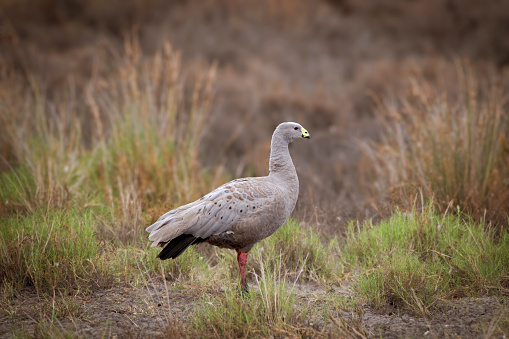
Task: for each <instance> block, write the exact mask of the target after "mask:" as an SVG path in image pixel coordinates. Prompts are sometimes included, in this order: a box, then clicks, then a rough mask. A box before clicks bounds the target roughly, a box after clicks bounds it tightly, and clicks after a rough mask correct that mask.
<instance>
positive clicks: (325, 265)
mask: <svg viewBox="0 0 509 339" xmlns="http://www.w3.org/2000/svg"><path fill="white" fill-rule="evenodd" d="M338 246H339V244H338V241H337V239H336V238H331V239H329V240H328V241H327V242H324V241H323V240H322V239H321V237H320V235H319V234H318V233H317V232H316V231H315V230H314V229H313V228H311V227H306V228H302V227H301V226H300V225H299V222H298V221H297V220H295V219H292V218H290V219H289V220H288V221H287V222H286V223H285V224H284V225H283V226H282V227H281V228H280V229H279V230H278V231H277V232H275V233H274V234H273V235H271V236H270V237H268V238H267V239H264V240H263V241H262V242H260V243H259V244H258V245H256V247H255V248H254V249H253V250H252V251H251V253H250V257H251V260H249V261H248V263H249V264H250V265H249V266H250V268H251V269H254V270H255V272H259V271H260V269H261V265H263V263H264V262H273V263H277V264H278V265H279V264H280V265H282V266H283V267H284V269H285V270H286V271H287V272H288V274H290V276H292V277H293V278H297V277H300V278H305V279H308V280H314V281H317V282H323V283H326V282H327V281H330V280H334V279H335V278H337V277H338V276H339V275H340V274H341V273H342V266H341V263H340V262H339V261H337V260H333V258H334V257H337V254H338Z"/></svg>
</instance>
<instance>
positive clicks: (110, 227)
mask: <svg viewBox="0 0 509 339" xmlns="http://www.w3.org/2000/svg"><path fill="white" fill-rule="evenodd" d="M107 58H108V59H107V60H108V61H110V62H111V64H112V67H111V70H110V71H109V73H108V74H99V73H98V72H96V73H94V74H93V76H92V77H91V79H88V80H87V81H86V82H85V83H84V84H83V87H81V86H80V87H79V88H77V87H76V86H75V83H74V81H73V78H72V77H69V86H68V89H67V91H65V90H64V91H62V92H61V93H58V94H55V95H54V96H51V97H50V96H49V95H47V93H46V92H45V90H44V82H43V81H42V80H40V79H37V78H35V77H34V76H32V74H31V73H30V71H29V70H26V74H27V76H26V78H22V77H19V76H18V77H15V76H12V75H11V74H10V73H9V72H8V70H5V69H0V122H1V123H0V162H1V164H2V165H1V167H0V168H1V169H2V172H0V187H1V189H0V199H1V202H0V218H1V220H0V221H1V223H2V225H1V228H2V229H1V231H0V232H1V234H0V235H1V241H2V242H1V248H0V252H1V253H2V263H4V264H5V265H3V266H2V268H1V270H2V272H1V273H0V274H1V275H2V277H3V278H5V279H4V280H2V281H16V284H17V287H20V286H26V285H29V286H35V287H36V288H37V289H40V290H44V291H51V288H53V287H55V286H56V287H58V286H59V285H60V286H64V288H75V287H76V288H79V286H81V285H83V286H85V285H87V284H88V282H87V283H84V284H80V283H79V282H80V281H81V282H84V281H89V280H90V279H92V277H93V276H94V275H93V267H94V265H96V263H95V261H94V260H93V258H95V257H100V255H99V252H98V246H99V245H98V242H99V241H101V240H106V241H105V242H104V241H103V242H102V244H104V245H105V248H106V250H107V251H115V250H119V251H120V250H121V249H119V248H118V247H122V246H124V247H125V248H124V249H125V251H126V252H127V251H128V250H130V249H132V248H133V247H132V246H130V245H137V246H138V248H139V247H140V246H139V245H140V243H141V244H143V245H142V247H145V245H146V243H147V242H146V238H141V236H140V235H141V233H142V228H143V226H145V225H146V224H148V223H150V221H151V219H152V218H153V216H158V215H160V214H162V212H163V211H166V210H168V209H170V208H172V207H174V206H175V205H179V204H183V203H186V202H188V201H190V200H192V199H195V198H197V197H199V196H201V195H203V194H205V193H206V192H207V191H208V190H209V189H210V188H211V187H212V186H215V185H216V183H214V182H213V181H214V179H217V178H220V176H219V175H216V176H215V177H212V176H211V175H208V174H207V173H205V171H204V170H203V168H202V166H201V165H200V162H199V160H198V151H199V149H200V145H201V144H202V132H203V130H204V127H205V126H206V124H207V122H208V121H209V120H208V119H209V115H210V108H211V104H212V101H213V83H214V77H215V66H213V67H210V68H209V69H208V70H205V71H203V72H201V73H197V75H196V76H195V77H193V79H192V80H193V81H191V82H189V81H185V80H184V76H183V75H182V74H181V71H180V69H181V66H180V63H181V59H180V54H179V52H177V51H174V50H173V49H172V47H171V45H170V44H169V43H166V44H164V45H163V46H162V48H161V49H160V50H158V51H156V52H155V53H154V54H153V55H152V56H146V55H144V54H143V53H142V51H141V48H140V46H139V43H138V41H137V40H136V39H134V38H131V37H128V38H127V39H126V41H125V44H124V52H123V53H120V54H115V53H110V54H109V55H108V57H107ZM1 67H6V66H5V65H3V64H0V68H1ZM188 78H189V77H188ZM78 93H79V94H78ZM90 209H92V210H90ZM91 211H93V212H91ZM73 218H74V219H73ZM76 227H78V228H76ZM142 239H143V240H142ZM71 240H72V241H74V242H75V246H74V249H71V248H68V246H70V245H68V242H69V241H71ZM112 243H113V244H114V246H112V247H110V244H112ZM126 244H128V245H126ZM117 245H118V246H117ZM115 246H117V247H115ZM30 249H33V251H42V253H41V255H40V256H37V255H35V252H30V251H29V250H30ZM81 249H82V250H83V251H81ZM88 250H90V251H92V252H91V253H88V252H86V251H88ZM76 251H78V252H76ZM94 251H95V252H94ZM190 253H191V252H190ZM67 254H68V255H69V256H67ZM152 254H153V253H152ZM195 257H197V255H194V256H190V257H189V258H195ZM57 262H58V268H56V267H57V266H55V265H56V264H55V263H57ZM110 264H111V265H112V267H111V268H112V269H113V270H116V269H117V268H115V267H113V266H115V265H116V263H115V260H113V261H112V262H110ZM177 266H178V265H177ZM179 269H180V268H178V267H177V268H175V269H174V270H173V271H174V273H175V274H176V273H177V271H176V270H179ZM178 274H179V275H181V276H188V274H189V272H187V271H185V270H184V271H182V270H180V271H179V272H178ZM18 282H19V283H18ZM58 282H60V283H58Z"/></svg>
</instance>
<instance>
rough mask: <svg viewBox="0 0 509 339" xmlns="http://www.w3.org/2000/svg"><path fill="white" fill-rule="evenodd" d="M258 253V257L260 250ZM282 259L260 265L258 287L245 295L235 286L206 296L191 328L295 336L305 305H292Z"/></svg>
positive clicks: (201, 332)
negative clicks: (257, 289) (296, 306)
mask: <svg viewBox="0 0 509 339" xmlns="http://www.w3.org/2000/svg"><path fill="white" fill-rule="evenodd" d="M258 256H260V258H259V259H260V260H261V254H260V253H258ZM282 262H283V261H282V258H280V260H278V261H277V262H275V263H274V264H273V265H272V263H271V264H267V265H262V267H261V271H260V275H259V276H257V281H258V283H259V286H260V290H259V291H254V292H251V294H250V295H249V296H248V297H246V296H243V295H242V294H241V293H240V292H239V291H238V290H236V289H227V290H225V292H224V294H223V295H221V296H219V297H205V298H204V299H203V302H202V305H201V308H200V309H199V310H197V311H196V313H195V315H194V316H193V318H192V319H191V321H190V330H191V331H192V332H194V333H195V336H200V337H221V338H239V337H267V336H270V335H271V334H272V335H274V334H277V335H281V336H284V335H291V336H295V335H296V334H297V333H298V332H296V331H295V329H296V328H298V327H297V326H296V325H297V324H298V323H299V322H303V320H304V319H305V317H306V308H305V307H302V308H301V309H299V310H297V309H296V308H295V294H294V293H293V291H292V289H291V286H288V285H287V282H286V278H285V276H286V272H285V268H284V266H282V265H281V263H282ZM235 277H236V276H235ZM231 280H232V279H230V282H231V285H234V283H233V282H232V281H231ZM192 332H191V333H192Z"/></svg>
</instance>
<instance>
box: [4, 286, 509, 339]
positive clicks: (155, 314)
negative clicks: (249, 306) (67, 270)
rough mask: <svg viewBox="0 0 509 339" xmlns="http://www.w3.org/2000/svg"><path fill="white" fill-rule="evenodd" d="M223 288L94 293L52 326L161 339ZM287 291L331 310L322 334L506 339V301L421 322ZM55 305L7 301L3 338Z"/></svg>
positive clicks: (319, 293)
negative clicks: (354, 331) (338, 330)
mask: <svg viewBox="0 0 509 339" xmlns="http://www.w3.org/2000/svg"><path fill="white" fill-rule="evenodd" d="M222 288H224V287H219V288H218V289H217V290H206V291H204V290H203V289H200V288H198V287H191V286H185V287H183V286H181V285H171V284H169V285H166V286H165V284H164V282H160V281H159V282H154V283H150V284H148V285H146V286H145V287H143V288H135V287H129V286H123V287H115V288H112V289H107V290H99V291H95V292H92V293H89V294H87V295H85V296H79V297H74V298H72V299H73V301H74V303H75V304H76V305H77V309H76V310H75V311H74V312H72V313H73V314H68V315H64V316H55V321H54V323H55V324H56V325H57V327H59V328H61V329H62V331H63V332H65V331H70V332H74V333H75V334H77V335H79V336H82V337H88V338H95V337H108V338H125V337H165V336H167V335H169V333H168V322H169V320H170V319H173V320H176V321H177V322H179V323H181V324H183V325H184V326H186V325H187V324H188V323H189V319H190V317H191V316H192V314H193V312H194V310H196V309H197V308H198V307H200V303H201V298H202V297H203V296H204V295H207V294H208V295H214V296H218V295H221V293H222V291H221V289H222ZM289 288H293V289H294V292H295V294H296V307H302V305H311V306H312V307H314V308H316V309H320V310H323V309H324V308H327V307H329V308H330V310H328V313H329V314H330V315H331V316H332V317H334V318H335V321H329V320H325V319H324V317H323V316H320V315H319V314H323V312H317V313H316V315H313V316H310V317H309V319H308V321H307V324H303V326H309V327H310V328H312V329H314V330H315V331H319V332H321V333H323V334H324V336H326V335H327V334H328V333H330V330H331V329H332V328H333V326H337V322H338V321H341V322H344V323H346V324H349V326H352V327H354V328H359V329H362V330H363V333H365V334H367V336H368V337H383V338H401V337H403V338H415V337H429V338H433V337H440V338H442V337H453V338H454V337H461V338H478V337H482V336H485V337H486V336H487V337H495V338H505V337H506V336H507V335H508V334H509V308H508V307H507V302H508V300H507V299H497V298H494V297H479V298H462V299H459V300H455V301H444V302H443V303H442V305H440V306H439V307H438V308H437V310H435V311H433V312H431V314H430V315H429V316H427V317H423V316H422V315H418V314H415V313H412V312H410V311H408V310H398V309H396V308H391V307H388V308H385V309H375V308H373V307H371V306H370V305H368V304H361V305H359V306H357V307H351V309H347V308H345V309H339V310H338V309H337V308H336V307H331V306H330V304H329V303H327V302H326V300H328V299H329V298H330V297H331V296H333V295H335V296H341V297H344V298H345V299H351V298H353V297H354V296H352V295H351V294H350V292H349V291H348V289H347V288H346V287H344V288H343V287H341V288H339V287H335V288H331V287H328V288H327V289H324V288H323V287H321V286H319V285H315V284H296V285H295V286H293V285H292V286H289ZM256 289H257V286H254V285H251V291H252V293H256ZM4 300H5V299H4ZM58 303H59V302H58V301H57V300H55V301H53V300H52V298H47V297H46V298H39V297H38V296H37V295H36V294H35V293H33V292H31V291H24V292H23V293H21V294H20V295H18V296H16V297H15V298H12V299H11V300H10V301H9V302H7V303H4V304H3V305H2V307H1V309H2V312H1V314H0V338H8V337H9V336H10V335H12V334H13V333H16V331H20V329H24V330H25V333H28V334H30V335H32V336H36V335H37V333H38V331H40V326H44V325H41V324H44V321H45V320H46V321H48V320H49V318H48V316H47V314H50V315H51V314H52V312H51V309H52V307H53V305H55V306H56V308H59V306H58ZM48 307H49V312H48ZM60 308H62V307H61V306H60ZM326 311H327V310H326ZM57 312H58V310H56V311H55V313H57ZM43 314H46V316H42V315H43Z"/></svg>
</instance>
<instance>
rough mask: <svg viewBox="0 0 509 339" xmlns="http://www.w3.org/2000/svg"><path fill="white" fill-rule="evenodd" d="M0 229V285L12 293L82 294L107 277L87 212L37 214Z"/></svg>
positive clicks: (91, 215) (0, 221) (93, 223)
mask: <svg viewBox="0 0 509 339" xmlns="http://www.w3.org/2000/svg"><path fill="white" fill-rule="evenodd" d="M0 224H1V227H0V280H1V281H2V283H6V282H8V283H10V284H11V285H12V287H13V288H14V289H15V290H19V289H21V288H22V287H24V286H33V287H34V288H35V289H36V290H37V291H38V292H47V293H51V292H52V291H54V290H55V289H86V288H88V287H90V286H91V285H92V284H95V285H97V284H100V281H101V279H100V277H101V276H103V275H104V274H105V272H106V271H107V269H106V268H105V267H104V264H103V263H102V260H101V259H102V255H101V246H100V244H99V242H98V239H96V237H95V235H94V232H95V229H96V219H95V215H94V213H93V212H92V211H91V210H88V209H85V210H80V209H78V208H72V209H68V210H65V211H64V210H52V209H42V208H41V209H39V210H36V211H35V212H34V213H31V214H29V215H26V216H25V215H21V214H17V215H13V216H11V217H8V218H2V219H0Z"/></svg>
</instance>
